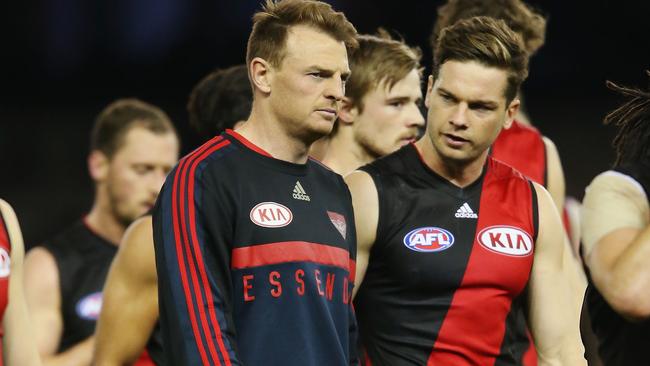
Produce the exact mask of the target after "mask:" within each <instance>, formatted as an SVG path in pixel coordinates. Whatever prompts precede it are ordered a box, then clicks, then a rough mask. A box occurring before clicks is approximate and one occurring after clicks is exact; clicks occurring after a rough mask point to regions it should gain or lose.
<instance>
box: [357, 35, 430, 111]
mask: <svg viewBox="0 0 650 366" xmlns="http://www.w3.org/2000/svg"><path fill="white" fill-rule="evenodd" d="M357 41H358V42H359V48H357V49H356V50H355V51H354V54H352V56H351V57H350V69H351V70H352V74H350V78H348V80H347V82H346V83H345V96H346V97H347V98H348V99H349V100H350V103H351V104H352V105H353V106H355V107H357V108H358V109H359V111H360V112H361V111H363V97H364V96H365V95H366V94H367V93H368V92H369V91H371V90H372V89H374V88H376V87H378V86H379V85H380V84H381V83H384V86H385V87H386V88H388V89H390V88H392V87H393V86H394V85H395V84H396V83H398V82H399V81H400V80H402V79H404V78H405V77H406V75H408V73H409V72H411V71H412V70H417V71H418V72H421V69H420V59H421V58H422V52H421V51H420V49H419V48H417V47H409V46H408V45H407V44H406V43H404V42H403V41H398V40H394V39H392V38H391V36H390V34H389V33H388V32H387V31H385V30H383V29H379V31H378V32H377V35H376V36H373V35H359V36H358V37H357Z"/></svg>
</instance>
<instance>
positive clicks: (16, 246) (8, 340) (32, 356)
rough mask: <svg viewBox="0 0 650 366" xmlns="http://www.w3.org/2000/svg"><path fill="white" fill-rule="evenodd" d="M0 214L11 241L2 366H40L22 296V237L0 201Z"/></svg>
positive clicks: (16, 220)
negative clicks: (3, 365) (0, 213)
mask: <svg viewBox="0 0 650 366" xmlns="http://www.w3.org/2000/svg"><path fill="white" fill-rule="evenodd" d="M0 211H1V212H2V217H3V218H4V219H5V224H6V227H7V233H8V235H9V240H10V242H11V254H10V258H11V270H10V277H9V302H8V304H7V309H6V310H5V313H4V317H3V319H2V325H3V328H4V331H5V335H4V337H3V338H2V347H3V359H4V364H5V365H40V364H41V361H40V359H39V357H38V352H37V351H36V346H35V344H34V337H33V336H32V324H31V323H30V319H29V315H28V313H27V305H26V304H25V294H24V293H23V257H24V254H25V249H24V244H23V236H22V233H21V232H20V227H19V226H18V219H17V218H16V214H15V213H14V211H13V209H12V208H11V207H10V206H9V204H7V203H6V202H5V201H3V200H0Z"/></svg>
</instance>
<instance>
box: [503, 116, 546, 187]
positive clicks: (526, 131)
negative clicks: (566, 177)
mask: <svg viewBox="0 0 650 366" xmlns="http://www.w3.org/2000/svg"><path fill="white" fill-rule="evenodd" d="M491 155H492V157H493V158H494V159H497V160H499V161H501V162H503V163H506V164H507V165H510V166H511V167H513V168H515V169H517V170H518V171H520V172H521V173H522V174H523V175H524V176H526V177H527V178H528V179H530V180H532V181H533V182H537V183H539V184H541V185H542V186H544V187H546V178H547V176H546V146H545V145H544V140H543V138H542V134H541V133H539V131H538V130H537V129H536V128H535V127H532V126H526V125H524V124H522V123H520V122H517V121H513V122H512V126H510V128H508V129H504V130H502V131H501V133H499V136H498V137H497V139H496V140H495V141H494V143H493V144H492V150H491Z"/></svg>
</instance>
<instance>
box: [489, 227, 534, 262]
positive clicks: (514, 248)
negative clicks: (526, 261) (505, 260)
mask: <svg viewBox="0 0 650 366" xmlns="http://www.w3.org/2000/svg"><path fill="white" fill-rule="evenodd" d="M477 239H478V241H479V243H481V245H482V246H483V247H484V248H486V249H487V250H489V251H492V252H495V253H499V254H504V255H508V256H513V257H525V256H528V255H530V253H532V251H533V240H532V239H531V238H530V235H528V233H526V232H525V231H523V230H521V229H520V228H518V227H513V226H490V227H487V228H485V229H483V230H481V232H479V233H478V237H477Z"/></svg>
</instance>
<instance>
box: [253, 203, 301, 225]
mask: <svg viewBox="0 0 650 366" xmlns="http://www.w3.org/2000/svg"><path fill="white" fill-rule="evenodd" d="M250 218H251V221H252V222H254V223H255V225H258V226H262V227H269V228H276V227H283V226H287V225H289V224H290V223H291V221H292V220H293V214H292V213H291V210H289V209H288V208H287V207H286V206H284V205H281V204H279V203H275V202H262V203H258V204H257V205H255V207H253V209H252V210H251V213H250Z"/></svg>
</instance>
